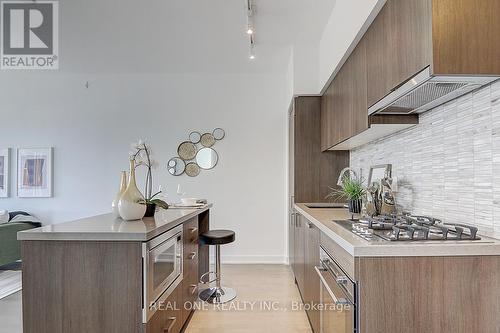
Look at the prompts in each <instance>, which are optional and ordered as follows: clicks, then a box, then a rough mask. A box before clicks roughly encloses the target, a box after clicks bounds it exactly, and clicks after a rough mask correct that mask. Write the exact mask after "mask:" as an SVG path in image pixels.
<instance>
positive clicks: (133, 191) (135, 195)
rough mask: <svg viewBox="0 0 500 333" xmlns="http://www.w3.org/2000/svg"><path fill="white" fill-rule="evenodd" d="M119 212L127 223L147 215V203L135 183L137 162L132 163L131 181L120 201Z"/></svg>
mask: <svg viewBox="0 0 500 333" xmlns="http://www.w3.org/2000/svg"><path fill="white" fill-rule="evenodd" d="M118 212H119V213H120V216H121V218H122V219H124V220H126V221H134V220H140V219H142V218H143V217H144V214H145V213H146V203H145V200H144V196H143V195H142V193H141V191H139V189H138V188H137V184H136V183H135V162H134V161H133V160H131V161H130V179H129V181H128V186H127V188H126V189H125V192H123V194H122V196H121V198H120V200H119V201H118Z"/></svg>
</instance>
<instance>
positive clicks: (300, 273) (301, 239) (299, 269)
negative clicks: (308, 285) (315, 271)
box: [294, 214, 306, 297]
mask: <svg viewBox="0 0 500 333" xmlns="http://www.w3.org/2000/svg"><path fill="white" fill-rule="evenodd" d="M305 241H306V236H305V218H304V217H303V216H302V215H300V214H297V216H296V226H295V252H294V253H295V269H294V274H295V280H296V281H297V286H298V287H299V290H300V293H301V295H302V297H303V293H304V269H305V267H304V265H305V246H306V244H305Z"/></svg>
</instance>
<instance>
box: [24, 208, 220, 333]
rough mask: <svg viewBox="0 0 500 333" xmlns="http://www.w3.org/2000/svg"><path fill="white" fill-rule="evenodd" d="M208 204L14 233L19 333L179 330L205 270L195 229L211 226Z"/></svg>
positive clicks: (205, 249)
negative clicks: (19, 270)
mask: <svg viewBox="0 0 500 333" xmlns="http://www.w3.org/2000/svg"><path fill="white" fill-rule="evenodd" d="M211 207H212V206H211V205H205V206H204V207H201V208H199V209H168V210H163V209H159V210H158V211H157V212H156V213H155V216H154V217H152V218H144V219H142V220H139V221H129V222H126V221H123V220H121V219H116V218H114V217H113V216H112V215H111V214H105V215H99V216H95V217H90V218H85V219H81V220H77V221H71V222H67V223H62V224H56V225H49V226H44V227H42V228H38V229H33V230H29V231H25V232H24V231H23V232H19V233H18V239H19V240H20V241H21V242H22V245H21V246H22V260H23V278H22V279H23V281H22V282H23V327H24V332H27V333H31V332H37V333H40V332H46V333H72V332H103V333H110V332H116V333H124V332H130V333H149V332H155V333H160V332H162V333H164V332H168V333H175V332H180V331H181V329H182V327H183V326H185V325H186V324H187V322H188V321H189V318H190V317H191V315H192V312H193V311H192V307H190V306H184V305H185V304H186V303H189V302H193V301H195V300H196V298H197V292H198V281H199V278H200V275H201V274H202V273H204V272H206V271H208V265H209V253H208V247H206V246H201V245H199V243H198V235H199V233H201V232H205V231H208V230H209V212H210V208H211ZM153 275H154V276H153ZM163 275H164V276H163ZM162 306H166V307H165V308H162V310H161V311H156V309H158V308H161V307H162Z"/></svg>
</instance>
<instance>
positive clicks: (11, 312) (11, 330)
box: [0, 291, 23, 333]
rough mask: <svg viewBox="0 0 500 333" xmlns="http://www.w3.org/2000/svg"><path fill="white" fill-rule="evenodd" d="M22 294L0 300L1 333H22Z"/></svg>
mask: <svg viewBox="0 0 500 333" xmlns="http://www.w3.org/2000/svg"><path fill="white" fill-rule="evenodd" d="M21 300H22V296H21V292H20V291H18V292H17V293H15V294H12V295H9V296H7V297H5V298H2V299H0V333H22V332H23V318H22V315H21V313H22V307H21Z"/></svg>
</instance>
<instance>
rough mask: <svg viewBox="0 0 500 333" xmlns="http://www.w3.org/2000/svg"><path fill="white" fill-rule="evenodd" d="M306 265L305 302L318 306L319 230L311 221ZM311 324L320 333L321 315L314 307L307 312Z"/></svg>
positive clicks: (306, 244) (306, 231) (307, 230)
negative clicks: (316, 268) (316, 267)
mask: <svg viewBox="0 0 500 333" xmlns="http://www.w3.org/2000/svg"><path fill="white" fill-rule="evenodd" d="M304 230H305V232H304V233H305V239H306V240H305V265H304V284H305V286H304V302H306V303H309V304H312V305H317V304H319V303H320V280H319V276H318V274H317V273H316V270H315V269H314V267H315V266H318V265H319V242H320V240H319V238H320V231H319V229H318V228H317V227H316V226H315V225H314V224H312V223H311V222H309V221H306V226H305V229H304ZM307 316H308V317H309V322H310V323H311V327H312V328H313V331H314V332H315V333H320V313H319V311H318V310H317V308H316V307H314V306H312V307H311V308H310V309H308V310H307Z"/></svg>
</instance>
